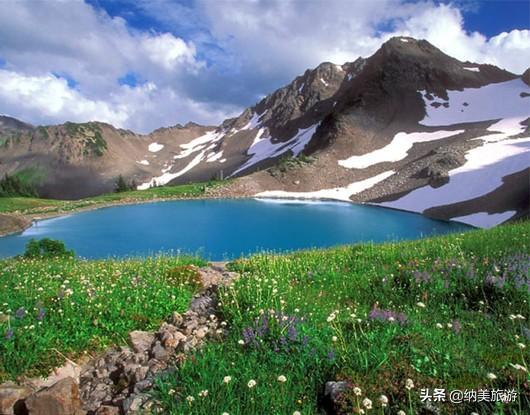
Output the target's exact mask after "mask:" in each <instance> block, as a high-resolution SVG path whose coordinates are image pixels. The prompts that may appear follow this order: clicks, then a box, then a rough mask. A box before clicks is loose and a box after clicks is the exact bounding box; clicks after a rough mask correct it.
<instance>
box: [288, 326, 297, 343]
mask: <svg viewBox="0 0 530 415" xmlns="http://www.w3.org/2000/svg"><path fill="white" fill-rule="evenodd" d="M287 338H288V339H289V340H290V341H292V342H294V341H295V340H296V339H297V338H298V331H297V330H296V327H295V326H289V328H288V329H287Z"/></svg>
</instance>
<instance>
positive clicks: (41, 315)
mask: <svg viewBox="0 0 530 415" xmlns="http://www.w3.org/2000/svg"><path fill="white" fill-rule="evenodd" d="M45 315H46V309H45V308H44V307H39V313H38V314H37V320H39V321H42V320H43V319H44V316H45Z"/></svg>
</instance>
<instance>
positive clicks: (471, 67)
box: [464, 66, 480, 72]
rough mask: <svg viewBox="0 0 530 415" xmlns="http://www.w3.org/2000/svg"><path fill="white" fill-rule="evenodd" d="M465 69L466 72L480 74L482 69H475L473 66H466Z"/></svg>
mask: <svg viewBox="0 0 530 415" xmlns="http://www.w3.org/2000/svg"><path fill="white" fill-rule="evenodd" d="M464 69H465V70H466V71H471V72H480V68H475V67H473V66H464Z"/></svg>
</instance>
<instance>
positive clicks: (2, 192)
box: [0, 174, 37, 198]
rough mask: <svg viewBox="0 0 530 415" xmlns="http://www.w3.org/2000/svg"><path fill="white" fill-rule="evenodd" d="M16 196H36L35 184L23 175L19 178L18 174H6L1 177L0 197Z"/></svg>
mask: <svg viewBox="0 0 530 415" xmlns="http://www.w3.org/2000/svg"><path fill="white" fill-rule="evenodd" d="M17 196H23V197H24V196H25V197H35V196H37V190H36V188H35V185H34V184H33V183H30V182H29V181H28V180H26V178H25V177H23V176H22V178H21V177H19V176H18V175H14V176H10V175H8V174H6V175H5V176H4V177H3V178H2V179H0V198H8V197H17Z"/></svg>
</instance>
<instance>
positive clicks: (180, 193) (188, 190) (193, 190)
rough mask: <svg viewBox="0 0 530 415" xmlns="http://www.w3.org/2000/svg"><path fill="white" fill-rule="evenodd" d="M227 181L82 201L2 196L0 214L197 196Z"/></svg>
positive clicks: (66, 210) (111, 194)
mask: <svg viewBox="0 0 530 415" xmlns="http://www.w3.org/2000/svg"><path fill="white" fill-rule="evenodd" d="M226 183H229V181H228V180H225V181H218V182H216V181H210V182H205V183H193V184H183V185H178V186H160V187H153V188H150V189H146V190H130V191H123V192H113V193H107V194H104V195H100V196H95V197H90V198H85V199H79V200H54V199H39V198H31V197H0V213H13V212H17V213H21V214H26V215H41V214H54V213H58V214H59V213H67V212H71V211H72V210H76V209H83V208H90V207H97V206H98V205H106V204H109V203H120V202H124V203H125V202H126V203H134V202H143V201H149V200H159V199H184V198H194V197H201V196H204V195H205V194H206V191H207V190H208V189H212V188H215V187H218V186H222V185H224V184H226Z"/></svg>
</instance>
